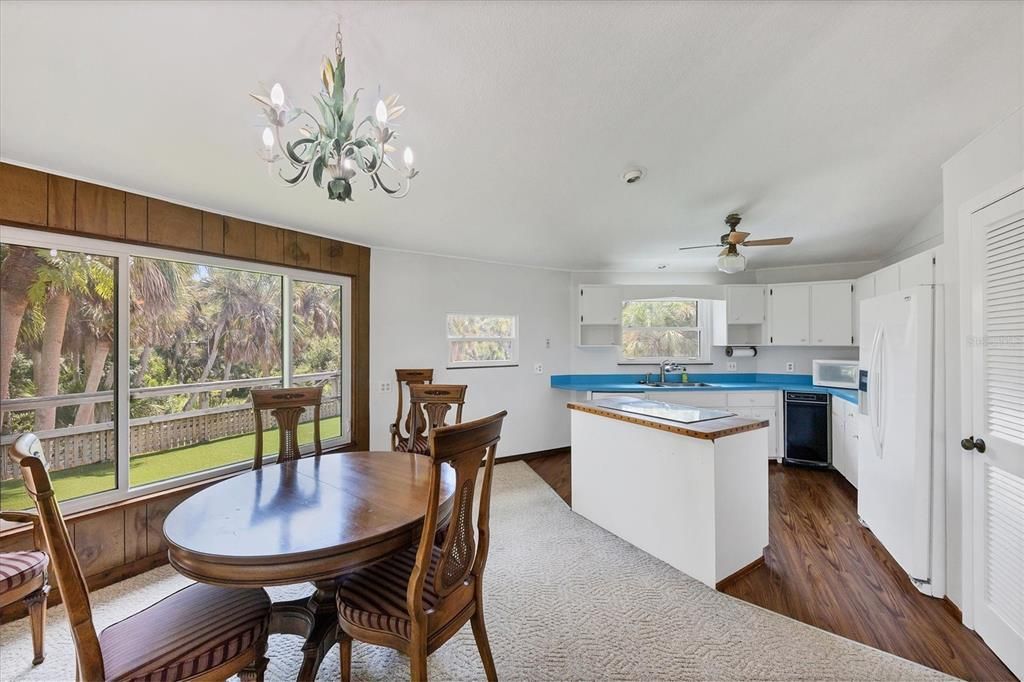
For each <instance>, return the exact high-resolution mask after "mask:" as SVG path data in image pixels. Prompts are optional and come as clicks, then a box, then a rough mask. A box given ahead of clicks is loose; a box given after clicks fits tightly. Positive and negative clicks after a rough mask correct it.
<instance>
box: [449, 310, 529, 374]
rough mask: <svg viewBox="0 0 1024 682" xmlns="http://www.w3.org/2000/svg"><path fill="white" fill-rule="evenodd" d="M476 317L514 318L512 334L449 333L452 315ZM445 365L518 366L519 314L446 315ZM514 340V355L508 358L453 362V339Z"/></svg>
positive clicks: (463, 367)
mask: <svg viewBox="0 0 1024 682" xmlns="http://www.w3.org/2000/svg"><path fill="white" fill-rule="evenodd" d="M470 315H472V316H474V317H510V318H512V336H510V337H509V336H451V335H449V333H448V321H449V320H450V319H451V317H452V316H470ZM444 337H445V366H446V368H447V369H474V368H479V367H518V366H519V315H517V314H514V313H467V312H449V313H445V316H444ZM509 339H511V341H512V352H511V355H512V357H511V358H510V359H508V360H470V361H465V362H452V361H451V357H452V341H507V340H509Z"/></svg>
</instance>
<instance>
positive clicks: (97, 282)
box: [74, 268, 114, 426]
mask: <svg viewBox="0 0 1024 682" xmlns="http://www.w3.org/2000/svg"><path fill="white" fill-rule="evenodd" d="M94 270H95V272H94V276H93V277H91V278H90V282H89V292H88V294H87V295H86V296H85V298H84V300H83V301H82V303H81V305H80V306H79V307H78V308H77V310H76V311H75V314H74V329H75V330H76V331H77V336H78V337H79V338H80V339H81V344H80V345H82V346H83V347H84V348H83V353H82V354H83V355H84V359H85V386H84V387H83V389H82V390H83V392H85V393H93V392H95V391H96V390H97V389H98V388H99V385H100V381H101V380H102V379H103V374H104V372H105V370H106V365H107V356H108V355H109V354H110V347H111V346H112V345H113V342H114V306H113V300H114V272H113V269H112V268H107V269H106V271H104V270H102V269H100V268H95V269H94ZM95 413H96V403H83V404H81V405H79V406H78V410H77V411H76V412H75V426H82V425H84V424H91V423H92V422H93V416H94V415H95Z"/></svg>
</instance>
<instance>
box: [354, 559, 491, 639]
mask: <svg viewBox="0 0 1024 682" xmlns="http://www.w3.org/2000/svg"><path fill="white" fill-rule="evenodd" d="M417 549H418V547H416V546H413V547H410V548H408V549H406V550H404V551H402V552H400V553H398V554H396V555H395V556H393V557H391V558H390V559H386V560H384V561H381V562H378V563H376V564H372V565H371V566H368V567H366V568H364V569H362V570H360V571H357V572H355V573H351V574H349V575H347V576H345V577H344V578H343V579H342V581H341V583H340V584H339V585H338V615H339V616H340V618H341V620H342V621H347V622H349V623H352V624H353V625H355V626H358V627H362V628H367V629H370V630H380V631H383V632H388V633H391V634H393V635H398V636H399V637H404V638H405V639H411V638H412V623H411V622H410V621H409V612H408V611H407V610H406V606H405V595H406V591H407V590H408V589H409V577H410V576H411V575H412V568H413V565H414V564H415V563H416V551H417ZM440 559H441V550H440V548H439V547H436V546H435V547H434V548H433V553H432V555H431V557H430V569H429V570H428V571H427V578H426V580H425V581H424V584H423V607H424V609H426V611H427V620H428V623H427V627H428V630H430V631H433V630H434V629H435V628H436V627H437V626H439V625H443V623H435V622H434V616H433V614H434V610H435V609H436V608H437V607H438V605H439V604H440V602H441V598H440V597H439V596H438V595H437V593H436V592H434V571H435V570H436V569H437V563H438V561H439V560H440ZM472 596H473V595H472V591H471V590H469V589H464V590H462V589H460V590H457V591H456V592H454V593H452V594H451V595H448V596H447V597H445V599H461V600H462V601H465V602H466V603H468V602H469V599H472ZM466 597H468V599H467V598H466Z"/></svg>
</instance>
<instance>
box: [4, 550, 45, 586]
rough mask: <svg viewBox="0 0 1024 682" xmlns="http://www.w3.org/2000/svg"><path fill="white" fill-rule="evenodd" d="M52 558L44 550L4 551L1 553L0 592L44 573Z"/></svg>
mask: <svg viewBox="0 0 1024 682" xmlns="http://www.w3.org/2000/svg"><path fill="white" fill-rule="evenodd" d="M49 563H50V558H49V557H48V556H46V554H44V553H43V552H4V553H2V554H0V594H3V593H4V592H7V591H9V590H13V589H14V588H15V587H18V586H19V585H24V584H25V583H27V582H28V581H29V580H32V579H33V578H36V577H38V576H40V575H43V574H44V573H45V572H46V566H47V565H48V564H49Z"/></svg>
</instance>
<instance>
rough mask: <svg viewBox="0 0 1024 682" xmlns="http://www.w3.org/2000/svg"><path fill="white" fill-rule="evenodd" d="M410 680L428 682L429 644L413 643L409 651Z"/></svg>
mask: <svg viewBox="0 0 1024 682" xmlns="http://www.w3.org/2000/svg"><path fill="white" fill-rule="evenodd" d="M409 679H410V680H411V681H412V682H427V643H426V642H413V645H412V647H411V648H410V649H409Z"/></svg>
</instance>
